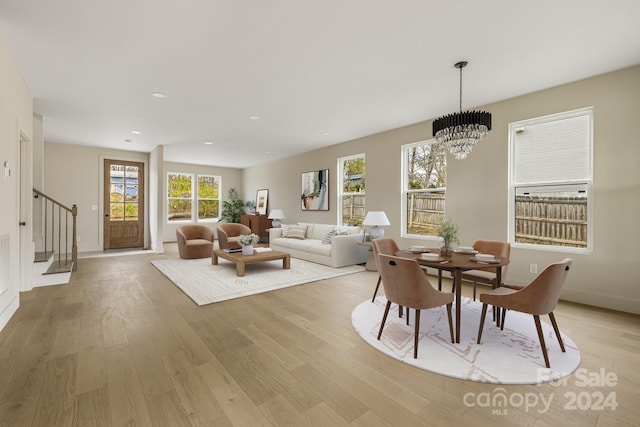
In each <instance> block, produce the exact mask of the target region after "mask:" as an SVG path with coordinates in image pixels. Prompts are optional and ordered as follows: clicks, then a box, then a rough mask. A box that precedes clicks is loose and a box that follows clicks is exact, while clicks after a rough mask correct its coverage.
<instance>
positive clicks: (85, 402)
mask: <svg viewBox="0 0 640 427" xmlns="http://www.w3.org/2000/svg"><path fill="white" fill-rule="evenodd" d="M76 408H77V409H76V413H75V417H74V419H73V424H72V425H73V426H77V427H103V426H110V425H111V424H112V423H111V413H110V407H109V392H108V391H107V389H106V387H104V388H99V389H94V390H91V391H88V392H85V393H81V394H78V395H77V396H76Z"/></svg>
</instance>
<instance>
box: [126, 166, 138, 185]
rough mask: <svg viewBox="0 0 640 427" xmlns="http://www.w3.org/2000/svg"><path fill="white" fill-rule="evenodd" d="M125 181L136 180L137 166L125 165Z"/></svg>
mask: <svg viewBox="0 0 640 427" xmlns="http://www.w3.org/2000/svg"><path fill="white" fill-rule="evenodd" d="M126 172H127V175H126V177H127V181H133V180H135V182H136V183H137V182H138V167H137V166H127V171H126Z"/></svg>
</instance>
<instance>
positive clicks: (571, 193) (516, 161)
mask: <svg viewBox="0 0 640 427" xmlns="http://www.w3.org/2000/svg"><path fill="white" fill-rule="evenodd" d="M509 149H510V154H509V160H510V165H509V166H510V167H509V242H510V243H511V244H512V245H514V246H519V247H528V248H538V249H551V250H565V251H571V252H590V251H591V225H590V223H591V222H592V215H591V184H592V176H593V167H592V149H593V109H592V108H586V109H580V110H575V111H570V112H566V113H560V114H554V115H551V116H545V117H540V118H537V119H531V120H525V121H521V122H516V123H511V124H510V125H509Z"/></svg>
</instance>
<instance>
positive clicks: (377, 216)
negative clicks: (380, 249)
mask: <svg viewBox="0 0 640 427" xmlns="http://www.w3.org/2000/svg"><path fill="white" fill-rule="evenodd" d="M362 225H370V226H372V227H371V229H369V236H370V238H371V239H380V238H382V237H384V230H383V229H382V227H381V226H384V225H391V223H390V222H389V218H387V215H386V214H385V213H384V212H383V211H369V212H367V216H365V217H364V221H362Z"/></svg>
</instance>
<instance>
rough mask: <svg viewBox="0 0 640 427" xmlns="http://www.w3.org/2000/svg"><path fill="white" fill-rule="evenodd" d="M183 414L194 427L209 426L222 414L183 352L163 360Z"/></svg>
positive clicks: (208, 389) (198, 373) (209, 391)
mask: <svg viewBox="0 0 640 427" xmlns="http://www.w3.org/2000/svg"><path fill="white" fill-rule="evenodd" d="M163 359H164V363H165V366H166V367H167V371H169V376H170V377H171V381H172V382H173V385H174V389H175V391H176V394H177V396H178V399H179V401H180V404H181V406H182V409H183V412H184V413H185V414H187V415H188V417H189V419H191V423H192V424H194V425H211V424H212V423H213V422H214V421H215V420H216V419H218V418H220V416H221V415H222V414H223V412H222V409H221V408H220V405H218V403H217V402H216V399H215V397H214V395H213V393H212V392H211V389H210V388H209V387H208V386H207V384H206V382H205V381H204V379H203V378H202V376H201V375H200V372H199V371H197V370H196V369H195V368H194V367H193V366H192V364H191V361H190V360H189V359H188V358H187V357H186V356H185V354H184V353H183V352H177V353H174V354H171V355H168V356H165V357H164V358H163Z"/></svg>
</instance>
